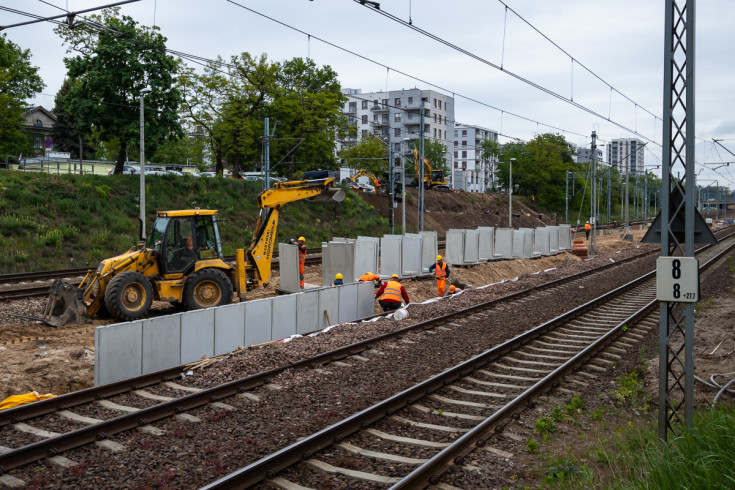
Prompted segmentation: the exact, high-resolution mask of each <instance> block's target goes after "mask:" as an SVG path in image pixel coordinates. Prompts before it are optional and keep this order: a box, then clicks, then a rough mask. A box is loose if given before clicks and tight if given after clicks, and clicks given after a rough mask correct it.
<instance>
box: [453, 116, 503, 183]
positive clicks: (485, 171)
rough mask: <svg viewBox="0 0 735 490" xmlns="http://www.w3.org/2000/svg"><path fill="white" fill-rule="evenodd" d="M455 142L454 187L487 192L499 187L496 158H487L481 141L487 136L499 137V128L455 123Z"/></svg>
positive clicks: (489, 138) (494, 138)
mask: <svg viewBox="0 0 735 490" xmlns="http://www.w3.org/2000/svg"><path fill="white" fill-rule="evenodd" d="M453 140H454V141H453V142H452V156H453V165H452V188H454V189H463V190H465V191H468V192H486V191H487V189H491V188H493V187H496V174H495V171H496V164H497V161H496V159H495V158H485V157H484V156H483V154H482V148H481V146H480V145H481V144H482V142H483V141H485V140H492V141H498V133H497V131H493V130H492V129H487V128H483V127H482V126H471V125H469V124H459V123H457V124H455V125H454V138H453Z"/></svg>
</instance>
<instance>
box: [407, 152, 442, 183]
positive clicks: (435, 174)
mask: <svg viewBox="0 0 735 490" xmlns="http://www.w3.org/2000/svg"><path fill="white" fill-rule="evenodd" d="M413 165H414V168H415V169H416V186H417V187H418V180H419V175H421V174H420V168H419V151H418V150H417V149H416V148H414V150H413ZM424 188H425V189H438V190H440V191H448V190H449V183H448V182H447V181H446V179H445V178H444V171H443V170H434V169H433V168H432V167H431V162H430V161H429V159H428V158H426V157H424Z"/></svg>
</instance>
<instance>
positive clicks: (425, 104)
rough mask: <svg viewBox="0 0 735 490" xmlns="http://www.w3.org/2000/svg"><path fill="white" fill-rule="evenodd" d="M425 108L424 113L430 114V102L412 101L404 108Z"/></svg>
mask: <svg viewBox="0 0 735 490" xmlns="http://www.w3.org/2000/svg"><path fill="white" fill-rule="evenodd" d="M422 107H423V108H424V114H427V115H428V114H429V111H430V110H431V107H430V106H429V103H428V102H411V103H408V104H406V106H405V107H404V108H403V109H404V110H407V111H418V110H420V109H421V108H422Z"/></svg>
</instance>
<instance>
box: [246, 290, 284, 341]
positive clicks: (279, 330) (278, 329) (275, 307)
mask: <svg viewBox="0 0 735 490" xmlns="http://www.w3.org/2000/svg"><path fill="white" fill-rule="evenodd" d="M297 296H298V295H296V294H287V295H284V296H277V297H275V298H269V300H270V303H271V340H276V339H285V338H286V337H290V336H292V335H295V334H296V297H297ZM235 347H237V346H235Z"/></svg>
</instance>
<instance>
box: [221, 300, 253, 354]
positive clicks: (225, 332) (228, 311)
mask: <svg viewBox="0 0 735 490" xmlns="http://www.w3.org/2000/svg"><path fill="white" fill-rule="evenodd" d="M246 308H247V303H235V304H232V305H226V306H220V307H219V308H215V309H214V355H215V356H220V355H222V354H226V353H228V352H230V351H233V350H235V349H236V348H237V347H238V346H241V345H243V346H244V344H245V309H246Z"/></svg>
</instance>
